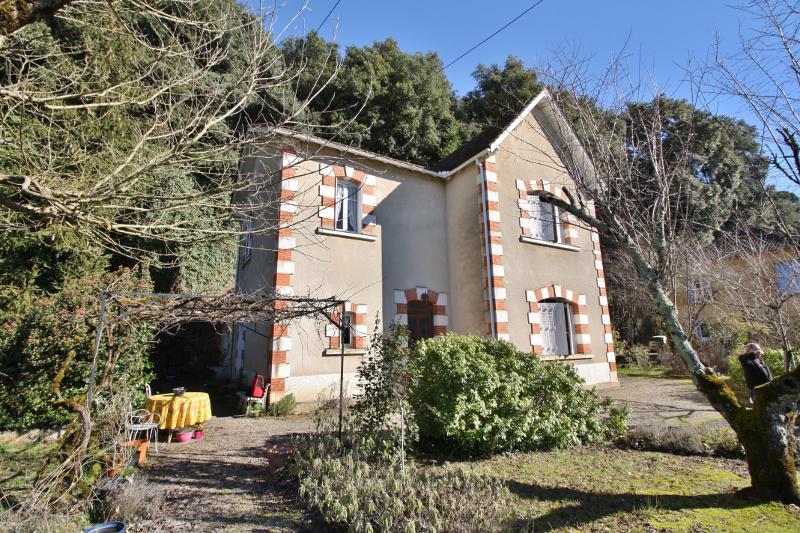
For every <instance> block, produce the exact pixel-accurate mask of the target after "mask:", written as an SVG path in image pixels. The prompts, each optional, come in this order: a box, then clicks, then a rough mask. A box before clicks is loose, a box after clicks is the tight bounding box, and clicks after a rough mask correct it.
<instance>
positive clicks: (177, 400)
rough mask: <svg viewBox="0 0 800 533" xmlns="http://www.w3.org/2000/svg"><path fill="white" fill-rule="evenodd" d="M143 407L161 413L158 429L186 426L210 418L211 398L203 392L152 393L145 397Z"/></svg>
mask: <svg viewBox="0 0 800 533" xmlns="http://www.w3.org/2000/svg"><path fill="white" fill-rule="evenodd" d="M145 408H146V409H147V410H148V411H150V412H151V413H158V414H160V415H161V423H160V424H159V425H158V427H159V428H160V429H177V428H182V427H187V426H191V425H194V424H199V423H200V422H205V421H206V420H208V419H210V418H211V399H210V398H209V397H208V394H206V393H205V392H185V393H183V394H182V395H181V396H175V395H174V394H171V393H170V394H154V395H152V396H150V397H149V398H147V404H146V405H145Z"/></svg>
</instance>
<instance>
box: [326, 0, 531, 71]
mask: <svg viewBox="0 0 800 533" xmlns="http://www.w3.org/2000/svg"><path fill="white" fill-rule="evenodd" d="M542 2H544V0H539V1H538V2H534V4H533V5H532V6H531V7H529V8H528V9H526V10H525V11H523V12H522V13H520V14H519V15H517V16H516V17H514V18H513V19H511V20H509V21H508V22H506V23H505V25H504V26H503V27H502V28H500V29H499V30H497V31H495V32H494V33H493V34H491V35H490V36H488V37H487V38H485V39H484V40H482V41H481V42H479V43H478V44H476V45H475V46H473V47H472V48H470V49H469V50H467V51H466V52H464V53H463V54H461V55H460V56H458V57H457V58H455V59H454V60H452V61H451V62H449V63H448V64H446V65H445V66H443V67H442V68H441V69H440V70H439V72H442V71H444V70H445V69H446V68H448V67H451V66H452V65H454V64H455V63H457V62H458V61H460V60H461V59H463V58H464V57H465V56H467V55H468V54H469V53H470V52H472V51H474V50H475V49H476V48H478V47H479V46H480V45H482V44H483V43H485V42H486V41H488V40H489V39H491V38H492V37H494V36H495V35H497V34H498V33H500V32H501V31H503V30H504V29H506V28H508V27H509V26H511V25H512V24H514V23H515V22H516V21H518V20H519V19H521V18H522V17H524V16H525V15H526V14H527V13H528V12H529V11H531V10H532V9H534V8H535V7H537V6H538V5H539V4H541V3H542ZM336 3H337V4H338V3H339V2H336ZM334 7H336V6H334ZM325 18H326V19H327V17H325Z"/></svg>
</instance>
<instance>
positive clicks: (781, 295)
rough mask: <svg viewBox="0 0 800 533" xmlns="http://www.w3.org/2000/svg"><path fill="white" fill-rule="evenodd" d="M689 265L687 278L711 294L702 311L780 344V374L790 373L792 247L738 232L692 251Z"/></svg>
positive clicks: (797, 303) (798, 302)
mask: <svg viewBox="0 0 800 533" xmlns="http://www.w3.org/2000/svg"><path fill="white" fill-rule="evenodd" d="M689 263H690V265H689V266H688V267H687V270H686V271H687V274H688V275H687V278H688V279H691V278H692V277H696V278H698V279H703V280H706V282H707V285H708V288H709V294H711V293H713V302H711V301H710V300H711V299H710V298H709V299H707V300H706V299H704V300H706V301H704V302H703V305H704V306H706V305H709V303H710V305H711V306H712V307H713V308H714V310H715V311H717V312H723V313H728V314H730V315H731V316H734V317H738V318H741V319H742V320H744V321H745V322H747V323H748V324H749V325H750V326H751V329H752V330H753V331H758V332H761V333H762V334H763V335H764V336H766V337H767V339H769V340H771V341H774V342H776V343H778V344H780V346H781V348H782V350H783V353H784V371H787V372H788V371H789V370H791V369H793V368H794V358H793V355H792V350H793V348H792V346H793V344H794V341H795V340H796V339H797V337H798V325H797V324H796V323H795V321H793V320H792V318H796V317H797V316H798V312H800V299H798V298H797V295H798V294H800V291H799V290H798V287H800V279H798V276H800V270H798V267H799V266H800V263H799V262H798V259H797V255H796V253H795V250H794V247H793V245H792V243H791V242H790V241H788V240H787V239H786V238H785V237H784V236H783V235H782V234H780V233H773V232H767V231H764V230H760V229H758V228H753V227H744V228H738V229H736V230H734V231H730V232H727V233H726V234H724V235H723V236H722V237H721V238H720V239H719V240H718V242H716V243H715V244H714V245H712V246H706V247H695V248H694V249H693V250H692V251H691V253H690V254H689ZM690 283H691V282H690ZM698 307H699V306H698Z"/></svg>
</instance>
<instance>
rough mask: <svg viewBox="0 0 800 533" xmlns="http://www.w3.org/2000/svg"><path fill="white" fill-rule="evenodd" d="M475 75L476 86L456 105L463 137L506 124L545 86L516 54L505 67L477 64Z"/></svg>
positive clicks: (509, 57)
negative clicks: (489, 127) (488, 127)
mask: <svg viewBox="0 0 800 533" xmlns="http://www.w3.org/2000/svg"><path fill="white" fill-rule="evenodd" d="M472 77H473V78H475V82H476V84H477V87H476V88H475V89H473V90H471V91H470V92H468V93H467V94H466V95H465V96H464V97H463V98H461V99H460V100H459V101H458V104H457V116H458V119H459V120H460V122H461V127H462V138H463V139H464V140H467V139H469V138H470V137H472V136H473V135H475V134H477V133H478V132H480V131H481V130H482V129H484V128H486V127H487V126H496V127H499V128H502V127H504V126H506V125H507V124H508V122H509V121H510V120H511V119H512V118H513V117H514V116H515V115H516V114H517V113H519V112H520V111H522V110H523V109H524V108H525V106H526V105H527V104H528V102H530V101H531V100H532V99H533V98H534V97H535V96H536V95H537V94H539V93H540V92H541V91H542V89H544V85H543V84H542V83H541V82H540V81H539V77H538V76H537V75H536V72H535V71H534V70H533V69H529V68H525V64H524V63H523V62H522V60H520V59H519V58H517V57H514V56H508V58H507V59H506V62H505V64H504V65H503V66H502V67H501V66H500V65H478V67H477V68H476V69H475V72H473V73H472Z"/></svg>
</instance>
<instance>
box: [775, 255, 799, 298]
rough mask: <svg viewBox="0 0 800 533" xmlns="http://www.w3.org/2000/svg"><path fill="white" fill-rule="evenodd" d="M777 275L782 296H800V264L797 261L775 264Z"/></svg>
mask: <svg viewBox="0 0 800 533" xmlns="http://www.w3.org/2000/svg"><path fill="white" fill-rule="evenodd" d="M775 275H776V277H777V281H778V290H779V291H780V292H781V294H783V295H784V296H793V295H795V294H800V263H798V262H797V261H785V262H783V263H775Z"/></svg>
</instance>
